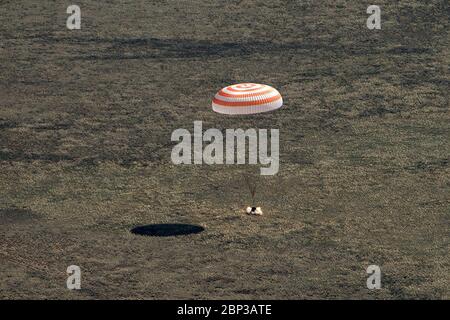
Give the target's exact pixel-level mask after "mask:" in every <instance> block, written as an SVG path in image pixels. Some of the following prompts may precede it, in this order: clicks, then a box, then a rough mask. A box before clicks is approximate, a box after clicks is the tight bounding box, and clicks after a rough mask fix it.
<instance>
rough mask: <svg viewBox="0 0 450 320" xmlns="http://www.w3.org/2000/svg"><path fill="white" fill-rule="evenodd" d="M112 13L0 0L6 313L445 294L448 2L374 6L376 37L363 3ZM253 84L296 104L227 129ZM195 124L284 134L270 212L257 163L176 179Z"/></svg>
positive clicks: (268, 188) (2, 291)
mask: <svg viewBox="0 0 450 320" xmlns="http://www.w3.org/2000/svg"><path fill="white" fill-rule="evenodd" d="M193 2H195V3H193ZM108 3H109V4H108V6H104V5H103V4H100V3H97V2H95V1H88V0H85V1H78V4H79V5H80V6H81V8H82V17H83V20H82V29H81V30H80V31H69V30H66V29H65V19H66V17H67V15H66V14H65V9H66V7H67V6H68V5H69V4H71V3H67V4H64V3H61V4H55V3H54V2H52V1H41V2H40V3H39V4H38V3H35V2H32V1H2V3H1V4H0V7H1V10H2V12H3V13H2V15H1V17H0V24H1V25H2V26H4V28H3V29H2V30H1V31H0V42H1V46H0V65H1V72H0V168H1V170H0V184H1V189H0V260H1V268H0V277H1V281H0V297H1V298H7V299H12V298H56V299H59V298H69V299H72V298H126V299H128V298H249V299H251V298H274V299H281V298H286V299H298V298H364V299H372V298H383V299H405V298H426V299H429V298H443V299H449V298H450V294H449V292H450V281H449V280H450V278H449V274H450V272H449V271H450V259H449V255H448V253H449V245H450V243H449V234H448V230H449V225H450V223H449V222H450V221H449V212H450V200H449V194H450V192H449V191H450V169H449V151H450V139H449V137H450V126H449V120H450V116H449V94H448V88H449V83H450V78H449V73H448V66H449V64H450V54H449V49H448V44H449V33H448V28H449V26H448V21H449V15H450V14H449V13H450V11H449V10H450V9H449V5H448V2H447V1H443V0H442V1H437V0H435V1H428V2H427V3H423V2H422V1H412V2H411V1H410V3H409V4H394V3H392V1H381V0H380V1H378V4H379V5H380V6H381V7H382V18H383V29H382V30H381V31H370V30H367V28H366V27H365V19H366V17H367V15H366V13H365V11H366V8H367V6H368V5H369V4H372V3H369V2H366V1H363V2H361V3H358V4H355V2H354V1H328V0H324V1H271V2H270V3H267V2H266V1H255V0H243V1H229V4H228V2H227V8H228V9H229V11H227V10H224V8H223V6H224V4H223V2H221V1H209V2H208V3H206V2H203V1H196V0H194V1H152V2H149V1H143V0H142V1H125V0H121V1H119V0H115V1H109V2H108ZM241 81H253V82H261V83H267V84H270V85H273V86H275V87H276V88H277V89H278V90H279V91H280V92H281V94H282V95H283V97H284V100H285V107H284V108H283V109H281V110H279V111H277V112H274V113H270V114H262V115H258V116H255V117H241V118H232V117H223V116H219V115H217V114H214V113H213V112H212V111H211V110H210V107H209V105H210V99H211V97H212V95H213V94H214V93H215V92H216V91H217V90H218V89H219V88H221V87H223V86H225V85H227V84H230V83H235V82H241ZM194 120H202V121H203V122H204V123H203V125H204V128H210V127H216V128H221V129H224V128H239V127H241V128H249V127H259V128H279V129H280V134H281V136H280V139H281V141H280V145H281V168H280V172H279V174H278V175H277V176H275V177H265V178H262V179H261V181H262V184H261V186H260V187H259V188H258V190H257V193H256V199H257V201H258V204H259V205H261V206H262V207H263V209H264V211H265V216H263V217H262V218H255V217H248V216H246V215H244V214H243V212H242V209H243V208H245V207H246V206H247V205H248V204H249V201H250V195H249V192H248V190H247V186H246V184H245V181H244V179H242V174H243V173H245V172H248V168H243V167H236V166H218V167H208V166H174V165H172V164H171V161H170V151H171V147H172V143H171V142H170V134H171V132H172V131H173V130H174V129H176V128H180V127H184V128H187V129H190V130H192V126H193V121H194ZM151 223H190V224H197V225H201V226H203V227H205V231H204V232H202V233H200V234H195V235H189V236H184V237H183V236H181V237H169V238H154V237H142V236H136V235H133V234H131V233H130V232H129V230H130V229H131V228H133V227H134V226H136V225H141V224H151ZM70 264H77V265H79V266H80V267H81V269H82V288H83V289H82V290H81V291H79V292H69V291H68V290H67V289H65V281H66V274H65V270H66V268H67V266H68V265H70ZM370 264H377V265H379V266H380V267H381V269H382V272H383V280H382V285H383V288H382V289H381V290H378V291H376V292H373V291H369V290H367V288H366V286H365V283H366V277H367V275H366V273H365V269H366V267H367V266H368V265H370Z"/></svg>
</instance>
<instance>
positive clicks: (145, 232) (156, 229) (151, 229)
mask: <svg viewBox="0 0 450 320" xmlns="http://www.w3.org/2000/svg"><path fill="white" fill-rule="evenodd" d="M203 230H205V229H204V228H203V227H201V226H197V225H192V224H181V223H167V224H149V225H145V226H138V227H135V228H133V229H131V233H133V234H137V235H141V236H150V237H173V236H182V235H188V234H195V233H200V232H202V231H203Z"/></svg>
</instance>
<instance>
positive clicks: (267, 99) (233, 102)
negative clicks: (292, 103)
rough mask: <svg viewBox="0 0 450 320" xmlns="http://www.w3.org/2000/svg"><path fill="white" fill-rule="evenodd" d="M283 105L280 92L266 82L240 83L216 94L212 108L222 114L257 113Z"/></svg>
mask: <svg viewBox="0 0 450 320" xmlns="http://www.w3.org/2000/svg"><path fill="white" fill-rule="evenodd" d="M282 105H283V98H282V97H281V95H280V93H279V92H278V91H277V90H276V89H274V88H272V87H271V86H268V85H265V84H257V83H240V84H234V85H231V86H228V87H225V88H223V89H222V90H220V91H219V92H217V94H216V95H215V96H214V99H213V101H212V109H213V110H214V111H215V112H218V113H222V114H230V115H232V114H255V113H261V112H267V111H272V110H276V109H278V108H280V107H281V106H282Z"/></svg>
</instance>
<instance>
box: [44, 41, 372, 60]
mask: <svg viewBox="0 0 450 320" xmlns="http://www.w3.org/2000/svg"><path fill="white" fill-rule="evenodd" d="M48 41H50V42H52V41H54V42H61V41H64V42H66V43H68V44H79V45H82V44H98V45H100V44H103V45H106V46H107V47H108V48H107V49H100V50H99V51H97V52H95V53H91V54H89V55H82V56H76V57H73V59H76V60H78V59H79V60H125V59H171V58H172V59H189V58H208V57H241V56H246V55H252V54H255V53H258V54H283V53H286V52H287V51H292V52H295V53H297V54H298V53H299V52H302V51H305V52H311V51H314V52H316V53H319V52H330V51H333V52H334V51H343V53H345V54H348V55H372V54H374V53H375V52H374V50H373V48H366V47H364V46H356V47H352V48H347V47H342V46H337V45H335V44H329V43H325V42H323V43H318V42H317V41H316V42H309V43H307V42H289V43H276V42H262V41H248V42H216V41H206V40H203V41H195V40H185V39H158V38H134V39H128V38H112V39H109V38H89V39H84V38H83V39H82V38H64V39H61V38H58V39H48Z"/></svg>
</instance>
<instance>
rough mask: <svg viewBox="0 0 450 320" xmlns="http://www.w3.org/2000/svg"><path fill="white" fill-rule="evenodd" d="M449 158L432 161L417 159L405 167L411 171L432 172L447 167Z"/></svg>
mask: <svg viewBox="0 0 450 320" xmlns="http://www.w3.org/2000/svg"><path fill="white" fill-rule="evenodd" d="M449 161H450V160H449V159H438V160H433V161H417V162H415V163H413V164H412V165H410V166H407V167H406V168H405V169H406V170H408V171H411V172H432V171H435V170H439V169H444V168H446V167H448V164H449Z"/></svg>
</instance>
